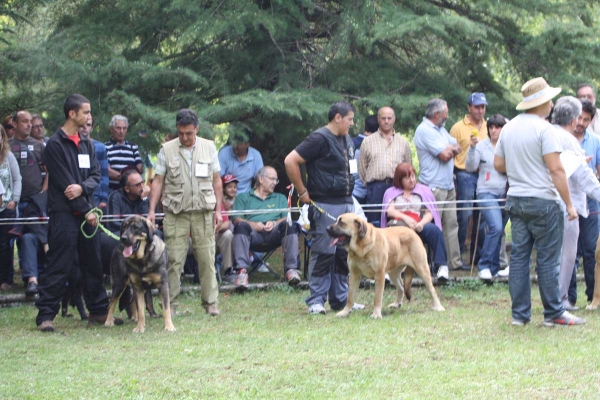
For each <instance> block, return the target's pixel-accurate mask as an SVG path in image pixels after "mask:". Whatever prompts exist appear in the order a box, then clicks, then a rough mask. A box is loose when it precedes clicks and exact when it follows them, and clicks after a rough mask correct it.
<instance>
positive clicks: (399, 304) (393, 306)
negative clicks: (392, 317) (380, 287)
mask: <svg viewBox="0 0 600 400" xmlns="http://www.w3.org/2000/svg"><path fill="white" fill-rule="evenodd" d="M400 307H402V303H392V304H390V305H389V306H388V308H400Z"/></svg>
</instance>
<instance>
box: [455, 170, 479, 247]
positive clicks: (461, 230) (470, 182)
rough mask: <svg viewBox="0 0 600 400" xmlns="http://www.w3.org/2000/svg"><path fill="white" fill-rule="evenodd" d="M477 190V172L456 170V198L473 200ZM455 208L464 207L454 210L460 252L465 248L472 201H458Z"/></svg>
mask: <svg viewBox="0 0 600 400" xmlns="http://www.w3.org/2000/svg"><path fill="white" fill-rule="evenodd" d="M476 190H477V173H476V172H467V171H463V170H459V169H457V170H456V200H467V201H469V200H473V199H474V198H475V191H476ZM457 208H465V210H457V211H456V219H457V220H458V245H459V246H460V252H461V254H462V252H463V251H464V249H465V241H466V240H467V231H468V230H469V218H471V214H472V212H473V210H472V208H473V203H469V202H467V203H458V204H457Z"/></svg>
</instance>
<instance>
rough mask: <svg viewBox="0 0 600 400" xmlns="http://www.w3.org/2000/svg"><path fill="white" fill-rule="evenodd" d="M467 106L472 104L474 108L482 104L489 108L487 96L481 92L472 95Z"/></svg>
mask: <svg viewBox="0 0 600 400" xmlns="http://www.w3.org/2000/svg"><path fill="white" fill-rule="evenodd" d="M467 104H471V105H474V106H480V105H482V104H485V105H486V106H487V100H486V99H485V94H483V93H479V92H475V93H471V95H470V96H469V100H467Z"/></svg>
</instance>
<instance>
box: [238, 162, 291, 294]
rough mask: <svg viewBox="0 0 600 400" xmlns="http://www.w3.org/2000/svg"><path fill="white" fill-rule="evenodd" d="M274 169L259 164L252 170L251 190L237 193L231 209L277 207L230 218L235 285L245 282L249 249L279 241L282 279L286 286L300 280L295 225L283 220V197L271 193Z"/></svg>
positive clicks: (269, 246) (272, 246) (265, 247)
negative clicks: (235, 271) (253, 179)
mask: <svg viewBox="0 0 600 400" xmlns="http://www.w3.org/2000/svg"><path fill="white" fill-rule="evenodd" d="M278 182H279V180H278V179H277V171H275V169H274V168H272V167H262V168H261V169H259V170H258V172H257V173H256V181H255V184H254V190H251V191H250V192H246V193H241V194H238V195H237V197H236V198H235V202H234V203H233V210H234V211H239V210H269V209H273V210H279V211H274V212H267V213H264V212H263V213H250V214H243V215H234V216H233V217H232V220H233V225H234V226H235V229H234V231H233V234H234V235H233V254H234V257H235V261H236V264H237V278H236V280H235V284H236V285H238V286H239V285H242V286H245V285H247V284H248V273H247V269H248V266H249V265H250V249H252V250H256V251H268V250H272V249H275V248H277V247H279V246H281V245H282V244H283V253H284V270H285V278H286V279H287V281H288V283H289V284H290V285H296V284H298V282H300V275H299V274H298V231H297V228H296V224H292V226H289V225H288V224H287V222H286V216H287V211H281V210H282V209H287V199H286V198H285V196H284V195H282V194H281V193H273V191H274V190H275V185H277V183H278Z"/></svg>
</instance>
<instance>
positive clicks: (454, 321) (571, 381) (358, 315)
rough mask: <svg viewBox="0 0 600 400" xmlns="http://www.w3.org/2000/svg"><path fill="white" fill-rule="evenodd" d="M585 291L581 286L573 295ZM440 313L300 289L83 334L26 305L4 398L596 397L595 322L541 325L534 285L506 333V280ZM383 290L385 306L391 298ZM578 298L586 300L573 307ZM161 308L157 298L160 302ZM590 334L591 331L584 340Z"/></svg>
mask: <svg viewBox="0 0 600 400" xmlns="http://www.w3.org/2000/svg"><path fill="white" fill-rule="evenodd" d="M582 286H583V285H580V288H581V287H582ZM438 293H439V295H440V299H441V301H442V304H443V305H444V306H445V307H446V310H447V311H446V312H444V313H436V312H434V311H432V310H431V308H430V307H431V302H430V299H429V297H428V294H427V293H426V291H425V290H424V289H417V290H415V296H414V297H415V299H414V301H413V302H412V303H409V304H405V305H404V306H403V308H402V309H400V310H398V311H395V312H388V311H386V313H385V314H384V319H383V320H380V321H374V320H371V319H370V318H369V314H370V313H371V309H372V302H373V289H368V290H361V291H360V293H359V301H360V302H363V303H366V304H367V308H366V309H365V310H363V311H358V312H355V313H353V314H352V315H351V316H350V317H349V318H348V319H340V318H337V317H336V316H335V315H334V314H333V313H328V314H327V315H324V316H323V315H319V316H309V315H308V314H307V311H306V307H305V305H304V302H303V299H304V297H305V296H306V294H307V292H306V291H295V290H291V289H289V288H288V287H287V286H284V285H281V286H279V287H277V288H275V289H272V290H269V291H252V292H247V293H244V294H227V295H221V297H220V307H221V311H222V315H221V316H220V317H218V318H210V317H208V316H207V315H206V314H204V313H203V311H202V309H201V307H200V298H199V295H198V293H196V292H191V293H186V294H185V295H183V300H182V302H181V304H180V309H179V311H180V314H178V316H177V317H176V318H175V320H174V323H175V326H176V327H177V332H176V333H173V334H169V333H166V332H164V331H162V319H152V320H149V321H148V326H147V328H146V333H144V334H133V333H132V332H131V330H132V329H133V326H134V323H133V322H127V323H126V324H125V325H124V326H121V327H115V328H105V327H95V328H86V324H85V323H84V322H82V321H80V320H78V319H73V318H70V319H64V318H61V317H57V319H56V320H55V326H56V328H57V332H55V333H53V334H42V333H40V332H38V331H37V330H36V328H35V323H34V318H35V314H36V310H35V308H34V307H33V306H32V305H24V306H19V307H11V308H2V309H0V337H1V338H2V339H1V340H2V345H1V346H0V357H1V359H2V363H1V366H0V393H2V395H1V397H2V398H3V399H7V398H15V399H17V398H18V399H22V398H35V399H48V398H57V399H64V398H86V399H95V398H115V399H117V398H139V399H149V398H170V399H181V398H190V399H199V398H224V399H231V398H252V399H254V398H299V399H307V398H308V399H310V398H315V399H346V398H356V399H367V398H368V399H380V398H390V399H398V398H406V399H408V398H427V399H438V398H473V399H485V398H515V399H522V398H529V399H540V398H544V399H546V398H582V399H590V398H599V397H600V394H599V393H600V365H599V364H600V363H599V362H598V360H597V358H596V357H597V356H598V343H597V338H598V333H597V332H598V328H599V326H600V324H599V319H600V315H599V314H596V313H593V312H585V311H581V312H579V313H578V315H581V316H584V317H585V318H587V319H588V324H587V325H586V326H583V327H575V328H562V327H561V328H545V327H543V326H542V324H541V322H542V315H541V305H540V301H539V300H538V299H539V293H538V291H537V286H534V287H533V297H534V300H535V301H534V305H533V306H534V308H533V321H532V323H531V324H530V325H528V326H525V327H513V326H511V325H510V298H509V295H508V288H507V286H506V284H495V285H494V286H492V287H486V286H484V285H482V284H480V283H479V282H478V281H470V282H465V283H462V284H455V285H451V286H447V287H442V288H438ZM393 296H394V295H393V291H392V290H390V289H388V290H386V292H385V301H386V303H390V302H391V301H392V300H393ZM582 298H584V295H583V292H581V293H580V299H582ZM156 304H158V301H157V302H156ZM594 332H596V333H594Z"/></svg>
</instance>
